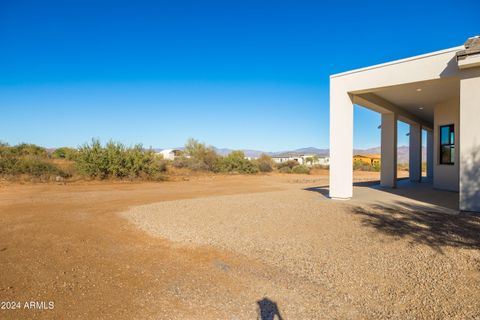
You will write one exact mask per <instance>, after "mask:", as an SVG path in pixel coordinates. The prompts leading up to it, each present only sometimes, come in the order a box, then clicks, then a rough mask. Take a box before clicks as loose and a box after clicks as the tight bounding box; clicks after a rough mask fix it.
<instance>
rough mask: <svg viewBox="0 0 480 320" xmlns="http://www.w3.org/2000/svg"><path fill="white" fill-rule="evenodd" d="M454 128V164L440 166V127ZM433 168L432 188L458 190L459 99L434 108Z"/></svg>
mask: <svg viewBox="0 0 480 320" xmlns="http://www.w3.org/2000/svg"><path fill="white" fill-rule="evenodd" d="M449 124H453V125H454V126H455V128H454V130H455V164H454V165H449V164H440V126H443V125H449ZM433 133H434V147H433V149H434V160H433V163H434V167H433V170H434V172H433V186H434V187H435V188H437V189H442V190H450V191H458V190H459V154H460V146H459V141H460V99H459V98H455V99H451V100H448V101H445V102H443V103H440V104H438V105H436V106H435V116H434V129H433Z"/></svg>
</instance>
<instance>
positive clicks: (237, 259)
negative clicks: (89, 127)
mask: <svg viewBox="0 0 480 320" xmlns="http://www.w3.org/2000/svg"><path fill="white" fill-rule="evenodd" d="M377 177H378V174H376V173H356V180H358V181H366V180H371V179H375V178H377ZM326 184H328V176H327V174H326V172H317V173H316V174H315V175H310V176H302V175H268V176H204V177H197V178H191V179H190V181H178V182H164V183H83V184H82V183H76V184H71V185H69V184H67V185H56V184H37V185H19V184H1V185H0V270H1V272H0V301H19V302H21V303H22V308H21V309H19V310H0V318H1V319H4V318H5V319H24V318H28V319H30V318H38V319H50V318H55V319H255V318H257V317H260V318H262V319H273V318H272V317H271V316H272V315H273V314H274V313H279V314H281V316H282V317H283V318H284V319H331V318H349V319H357V318H403V319H419V318H420V319H421V318H424V319H432V318H438V319H445V318H448V319H465V318H478V317H480V301H479V299H478V294H479V292H480V218H478V217H475V216H466V215H462V216H452V215H446V214H441V213H433V212H429V211H425V212H419V211H418V210H417V211H415V210H413V211H412V210H407V209H405V208H401V209H400V208H396V207H394V206H392V207H386V206H381V207H380V206H366V205H365V204H363V203H362V204H361V205H360V204H358V203H355V202H354V201H352V202H336V201H331V200H327V199H326V198H325V197H323V196H322V195H321V194H320V193H318V192H316V191H315V190H316V189H313V188H312V187H319V186H325V185H326ZM26 301H45V302H49V301H53V302H54V304H55V307H54V309H53V310H34V309H25V308H23V304H24V302H26Z"/></svg>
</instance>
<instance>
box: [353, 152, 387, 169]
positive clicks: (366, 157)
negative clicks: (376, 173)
mask: <svg viewBox="0 0 480 320" xmlns="http://www.w3.org/2000/svg"><path fill="white" fill-rule="evenodd" d="M356 161H358V162H362V163H365V164H368V165H371V166H380V163H381V156H380V155H379V154H356V155H354V156H353V162H354V163H355V162H356Z"/></svg>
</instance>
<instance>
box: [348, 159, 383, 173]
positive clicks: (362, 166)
mask: <svg viewBox="0 0 480 320" xmlns="http://www.w3.org/2000/svg"><path fill="white" fill-rule="evenodd" d="M353 170H360V171H377V172H378V171H380V164H377V163H376V164H373V165H371V164H368V163H365V162H363V161H361V160H355V161H354V162H353Z"/></svg>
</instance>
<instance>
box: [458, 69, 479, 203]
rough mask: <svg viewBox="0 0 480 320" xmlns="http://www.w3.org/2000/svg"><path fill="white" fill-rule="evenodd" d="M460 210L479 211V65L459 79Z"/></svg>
mask: <svg viewBox="0 0 480 320" xmlns="http://www.w3.org/2000/svg"><path fill="white" fill-rule="evenodd" d="M460 122H461V124H462V127H461V128H460V131H461V134H462V135H461V137H459V138H460V139H459V141H460V145H461V149H460V152H461V162H460V209H461V210H465V211H475V212H480V68H475V69H472V70H470V71H469V72H466V73H465V74H464V78H463V79H461V81H460Z"/></svg>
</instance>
